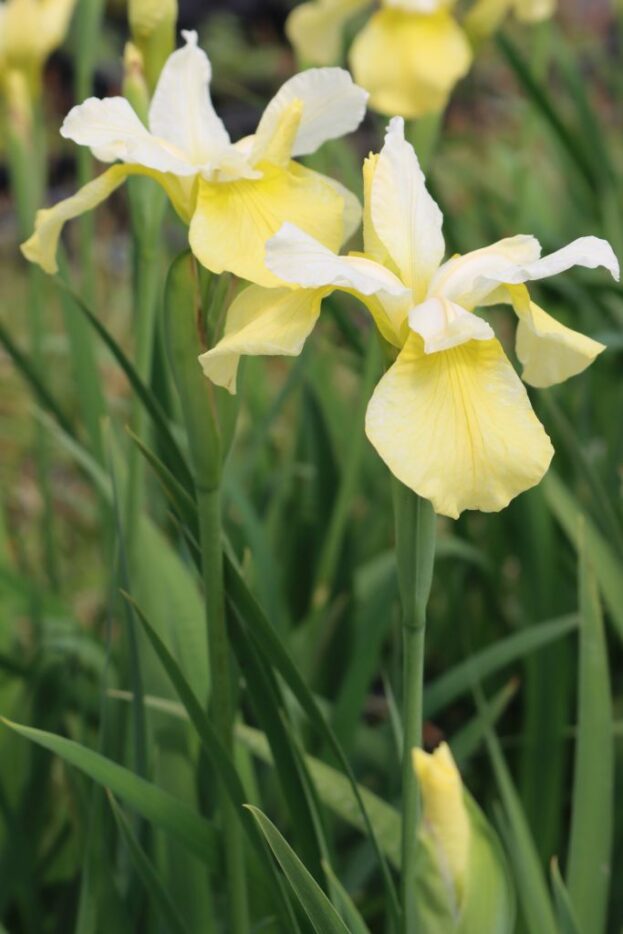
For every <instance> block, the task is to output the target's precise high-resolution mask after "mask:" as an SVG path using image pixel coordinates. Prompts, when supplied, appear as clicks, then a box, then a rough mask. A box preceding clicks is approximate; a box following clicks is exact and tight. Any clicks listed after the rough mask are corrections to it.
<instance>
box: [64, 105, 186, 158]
mask: <svg viewBox="0 0 623 934" xmlns="http://www.w3.org/2000/svg"><path fill="white" fill-rule="evenodd" d="M60 132H61V136H64V137H65V139H71V140H73V141H74V143H78V144H79V145H80V146H88V147H89V149H91V150H92V151H93V153H94V155H95V156H96V157H97V158H98V159H99V160H100V161H101V162H114V161H115V160H116V159H120V160H121V161H122V162H128V163H132V164H139V165H144V166H145V167H146V168H150V169H155V170H156V171H158V172H173V173H174V174H176V175H194V174H195V173H196V172H197V169H196V167H195V166H193V165H192V164H191V163H190V162H189V160H188V159H187V158H186V155H185V154H184V153H183V152H182V151H181V150H179V149H176V147H174V146H172V145H171V144H170V143H167V142H166V141H165V140H163V139H158V138H157V137H155V136H152V134H151V133H150V132H149V130H147V128H146V127H145V126H144V125H143V124H142V123H141V121H140V120H139V118H138V116H137V115H136V113H135V112H134V110H133V109H132V106H131V104H130V103H129V102H128V101H127V100H126V99H125V98H124V97H106V98H104V99H103V100H100V99H99V98H97V97H89V98H88V99H87V100H86V101H84V103H82V104H78V105H77V106H76V107H72V109H71V110H70V111H69V113H68V114H67V116H66V117H65V120H64V121H63V125H62V127H61V131H60Z"/></svg>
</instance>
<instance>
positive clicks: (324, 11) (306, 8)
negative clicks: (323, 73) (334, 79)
mask: <svg viewBox="0 0 623 934" xmlns="http://www.w3.org/2000/svg"><path fill="white" fill-rule="evenodd" d="M367 6H370V0H312V2H311V3H301V4H300V6H297V7H295V8H294V9H293V10H292V12H291V13H290V15H289V16H288V19H287V22H286V34H287V36H288V39H289V40H290V42H291V43H292V45H293V46H294V48H295V50H296V53H297V55H298V56H299V58H302V59H303V60H304V61H306V62H311V63H312V64H314V65H332V64H333V63H334V62H337V61H339V59H340V57H341V53H342V32H343V30H344V26H345V24H346V23H347V22H348V20H349V19H350V18H351V16H355V14H356V13H358V12H359V11H360V10H363V9H365V8H366V7H367Z"/></svg>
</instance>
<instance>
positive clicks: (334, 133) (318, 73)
mask: <svg viewBox="0 0 623 934" xmlns="http://www.w3.org/2000/svg"><path fill="white" fill-rule="evenodd" d="M367 100H368V94H367V92H366V91H364V90H363V88H360V87H357V85H356V84H355V83H354V82H353V79H352V78H351V76H350V74H349V73H348V72H347V71H345V70H344V69H343V68H310V69H309V70H308V71H302V72H301V73H300V74H298V75H294V77H293V78H290V80H289V81H286V83H285V84H284V85H283V86H282V87H281V89H280V90H279V91H278V92H277V94H276V95H275V96H274V97H273V99H272V101H271V102H270V103H269V105H268V107H267V108H266V110H265V111H264V113H263V114H262V118H261V120H260V122H259V124H258V128H257V131H256V134H255V141H254V158H255V159H256V161H259V160H260V159H261V158H262V154H263V153H264V152H265V151H266V149H267V147H268V146H269V144H270V140H271V139H272V137H273V136H274V134H275V133H276V132H277V129H278V127H279V124H280V120H281V116H282V114H283V112H284V111H285V110H287V109H288V108H289V107H290V106H291V105H292V102H293V101H300V102H301V104H302V105H303V106H302V113H301V119H300V124H299V127H298V132H297V133H296V136H295V137H294V140H293V143H292V152H291V155H292V156H306V155H308V154H309V153H312V152H316V150H317V149H318V148H319V147H320V146H322V144H323V143H326V142H327V140H330V139H338V138H339V137H340V136H345V135H346V134H347V133H352V132H353V130H356V129H357V127H358V126H359V124H360V123H361V121H362V120H363V118H364V116H365V113H366V102H367Z"/></svg>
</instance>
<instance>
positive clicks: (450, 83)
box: [350, 9, 472, 118]
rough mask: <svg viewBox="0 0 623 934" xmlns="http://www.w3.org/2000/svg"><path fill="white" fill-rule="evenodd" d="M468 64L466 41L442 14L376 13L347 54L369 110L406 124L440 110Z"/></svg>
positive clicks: (470, 58) (469, 51)
mask: <svg viewBox="0 0 623 934" xmlns="http://www.w3.org/2000/svg"><path fill="white" fill-rule="evenodd" d="M471 61H472V52H471V48H470V45H469V42H468V41H467V37H466V36H465V33H464V32H463V30H462V29H461V27H460V26H459V25H458V23H457V22H456V21H455V20H454V19H453V18H452V16H451V15H450V14H449V13H448V12H446V11H441V12H439V13H434V14H432V15H425V14H418V13H405V12H404V11H403V10H388V9H385V10H379V11H378V12H377V13H375V14H374V16H372V17H371V19H370V20H369V22H368V23H367V25H366V26H365V27H364V28H363V29H362V31H361V32H360V33H359V35H358V36H357V38H356V39H355V41H354V43H353V45H352V47H351V51H350V63H351V68H352V71H353V75H354V77H355V81H356V82H357V83H358V84H361V85H362V86H363V87H364V88H367V90H368V91H369V92H370V104H369V105H370V107H372V108H373V109H374V110H378V111H380V112H381V113H385V114H389V115H391V114H402V116H403V117H407V118H411V117H421V116H422V115H423V114H427V113H437V112H438V111H440V110H443V108H444V107H445V105H446V103H447V100H448V97H449V95H450V92H451V91H452V89H453V87H454V85H455V84H456V83H457V82H458V81H459V80H460V79H461V78H462V77H463V76H464V75H465V74H467V71H468V70H469V67H470V65H471Z"/></svg>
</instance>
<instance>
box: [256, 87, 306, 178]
mask: <svg viewBox="0 0 623 934" xmlns="http://www.w3.org/2000/svg"><path fill="white" fill-rule="evenodd" d="M302 116H303V101H301V100H297V99H295V100H293V101H291V102H290V103H289V104H288V106H287V107H286V108H285V110H284V111H283V112H282V113H281V114H279V119H278V120H277V124H276V126H275V128H274V129H272V128H271V133H270V136H269V137H268V138H267V139H264V138H263V137H262V136H260V135H259V134H256V136H255V140H254V144H253V149H252V150H251V158H250V162H251V164H252V165H255V164H256V163H257V162H261V161H264V162H272V164H273V165H279V166H282V167H286V166H287V165H288V163H289V162H290V159H291V157H292V148H293V146H294V141H295V139H296V134H297V133H298V131H299V127H300V125H301V117H302Z"/></svg>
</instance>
